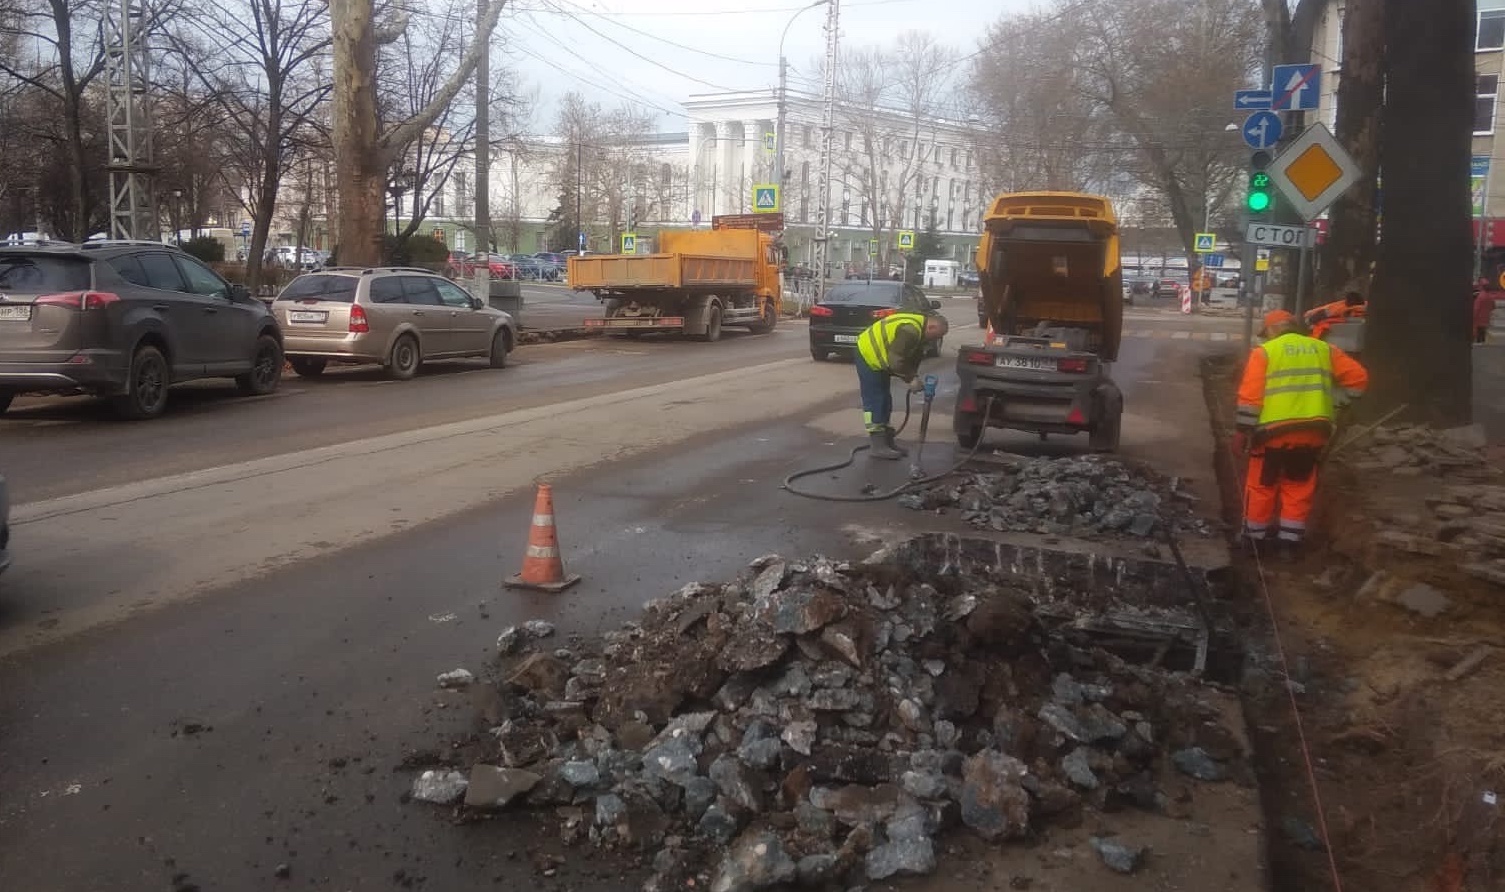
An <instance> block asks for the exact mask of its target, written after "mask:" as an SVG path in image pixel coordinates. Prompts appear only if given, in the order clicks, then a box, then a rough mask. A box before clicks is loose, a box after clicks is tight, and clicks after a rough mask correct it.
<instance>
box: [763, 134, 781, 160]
mask: <svg viewBox="0 0 1505 892" xmlns="http://www.w3.org/2000/svg"><path fill="white" fill-rule="evenodd" d="M778 148H779V137H778V135H777V134H775V133H767V132H765V133H764V134H763V151H765V152H767V153H768V154H770V155H772V154H773V153H774V152H776V151H778Z"/></svg>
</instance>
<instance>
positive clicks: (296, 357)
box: [272, 255, 517, 380]
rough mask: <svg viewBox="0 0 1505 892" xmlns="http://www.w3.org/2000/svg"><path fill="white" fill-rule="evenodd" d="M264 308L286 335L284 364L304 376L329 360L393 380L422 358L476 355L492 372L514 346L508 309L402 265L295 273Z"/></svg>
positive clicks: (410, 370) (408, 374) (513, 327)
mask: <svg viewBox="0 0 1505 892" xmlns="http://www.w3.org/2000/svg"><path fill="white" fill-rule="evenodd" d="M493 256H497V255H493ZM272 308H273V311H274V312H275V313H276V314H277V319H278V321H279V322H281V323H282V326H283V330H284V331H285V332H286V340H287V358H288V362H289V363H290V364H291V365H292V367H293V371H295V372H297V373H298V374H299V375H302V376H304V377H310V378H311V377H316V376H318V375H321V374H323V373H324V369H325V367H326V366H327V365H328V364H329V363H331V362H348V363H373V362H374V363H381V364H382V365H383V366H384V367H386V370H387V374H388V375H389V376H391V377H393V378H396V379H398V380H407V379H409V378H411V377H413V376H414V375H416V374H417V373H418V367H419V366H420V365H422V364H423V362H424V361H426V360H430V359H458V358H462V357H470V356H482V357H485V358H486V359H487V361H488V362H490V363H491V367H492V368H495V369H499V368H502V367H504V366H506V364H507V354H508V353H510V352H512V348H513V347H514V346H515V345H516V344H517V324H516V323H515V322H514V321H513V319H512V316H511V314H509V313H504V312H502V311H500V310H495V309H492V308H491V307H489V306H487V305H486V303H485V302H484V301H482V300H480V299H479V298H475V297H472V296H471V294H470V292H468V291H466V290H465V289H464V288H461V287H460V286H459V285H456V284H455V283H454V282H451V281H449V280H448V279H446V278H444V277H443V276H439V275H436V274H434V273H426V272H423V271H421V270H416V269H409V268H405V267H401V268H399V267H378V268H375V269H354V268H346V269H328V270H323V271H321V272H317V273H309V274H306V275H302V276H299V277H298V278H296V279H294V280H293V281H291V282H289V283H288V285H287V287H286V288H284V289H282V292H281V293H280V294H278V295H277V299H276V301H274V302H273V304H272Z"/></svg>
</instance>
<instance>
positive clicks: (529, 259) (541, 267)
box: [502, 254, 548, 282]
mask: <svg viewBox="0 0 1505 892" xmlns="http://www.w3.org/2000/svg"><path fill="white" fill-rule="evenodd" d="M502 256H503V257H505V258H507V262H508V263H510V264H512V268H513V270H515V271H516V272H515V276H516V278H519V279H530V280H532V281H535V282H536V281H539V280H540V279H543V278H544V276H545V275H547V270H548V265H547V264H545V263H544V262H543V261H542V260H539V259H538V258H537V257H534V256H533V255H532V254H503V255H502Z"/></svg>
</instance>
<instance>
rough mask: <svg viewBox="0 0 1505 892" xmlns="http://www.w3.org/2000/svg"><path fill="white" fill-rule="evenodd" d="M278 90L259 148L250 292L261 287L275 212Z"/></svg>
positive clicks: (279, 180) (248, 278) (278, 163)
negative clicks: (259, 172)
mask: <svg viewBox="0 0 1505 892" xmlns="http://www.w3.org/2000/svg"><path fill="white" fill-rule="evenodd" d="M280 93H281V90H280V89H279V88H278V87H277V85H275V84H274V85H273V92H272V101H271V102H270V103H269V105H270V112H269V114H268V116H267V126H266V136H265V141H264V142H263V143H262V145H261V177H260V178H259V179H258V181H257V183H256V193H255V201H253V202H252V203H251V204H252V207H254V208H255V209H256V211H255V213H254V214H253V215H252V224H251V247H250V249H249V251H248V252H247V254H246V284H247V285H248V286H249V287H250V288H251V290H252V292H253V293H255V292H257V291H258V290H259V289H260V288H261V285H262V282H261V274H262V257H263V256H264V255H265V254H266V250H267V240H268V239H269V238H270V237H271V232H272V219H273V217H274V215H275V212H276V210H277V190H278V189H279V188H280V187H281V185H282V139H281V137H282V102H281V96H280Z"/></svg>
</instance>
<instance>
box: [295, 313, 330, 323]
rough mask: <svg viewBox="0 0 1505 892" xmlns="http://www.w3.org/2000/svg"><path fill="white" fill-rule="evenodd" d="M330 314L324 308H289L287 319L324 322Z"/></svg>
mask: <svg viewBox="0 0 1505 892" xmlns="http://www.w3.org/2000/svg"><path fill="white" fill-rule="evenodd" d="M328 318H329V314H328V313H326V312H324V311H323V310H289V311H288V313H287V321H289V322H324V321H325V320H327V319H328Z"/></svg>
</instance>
